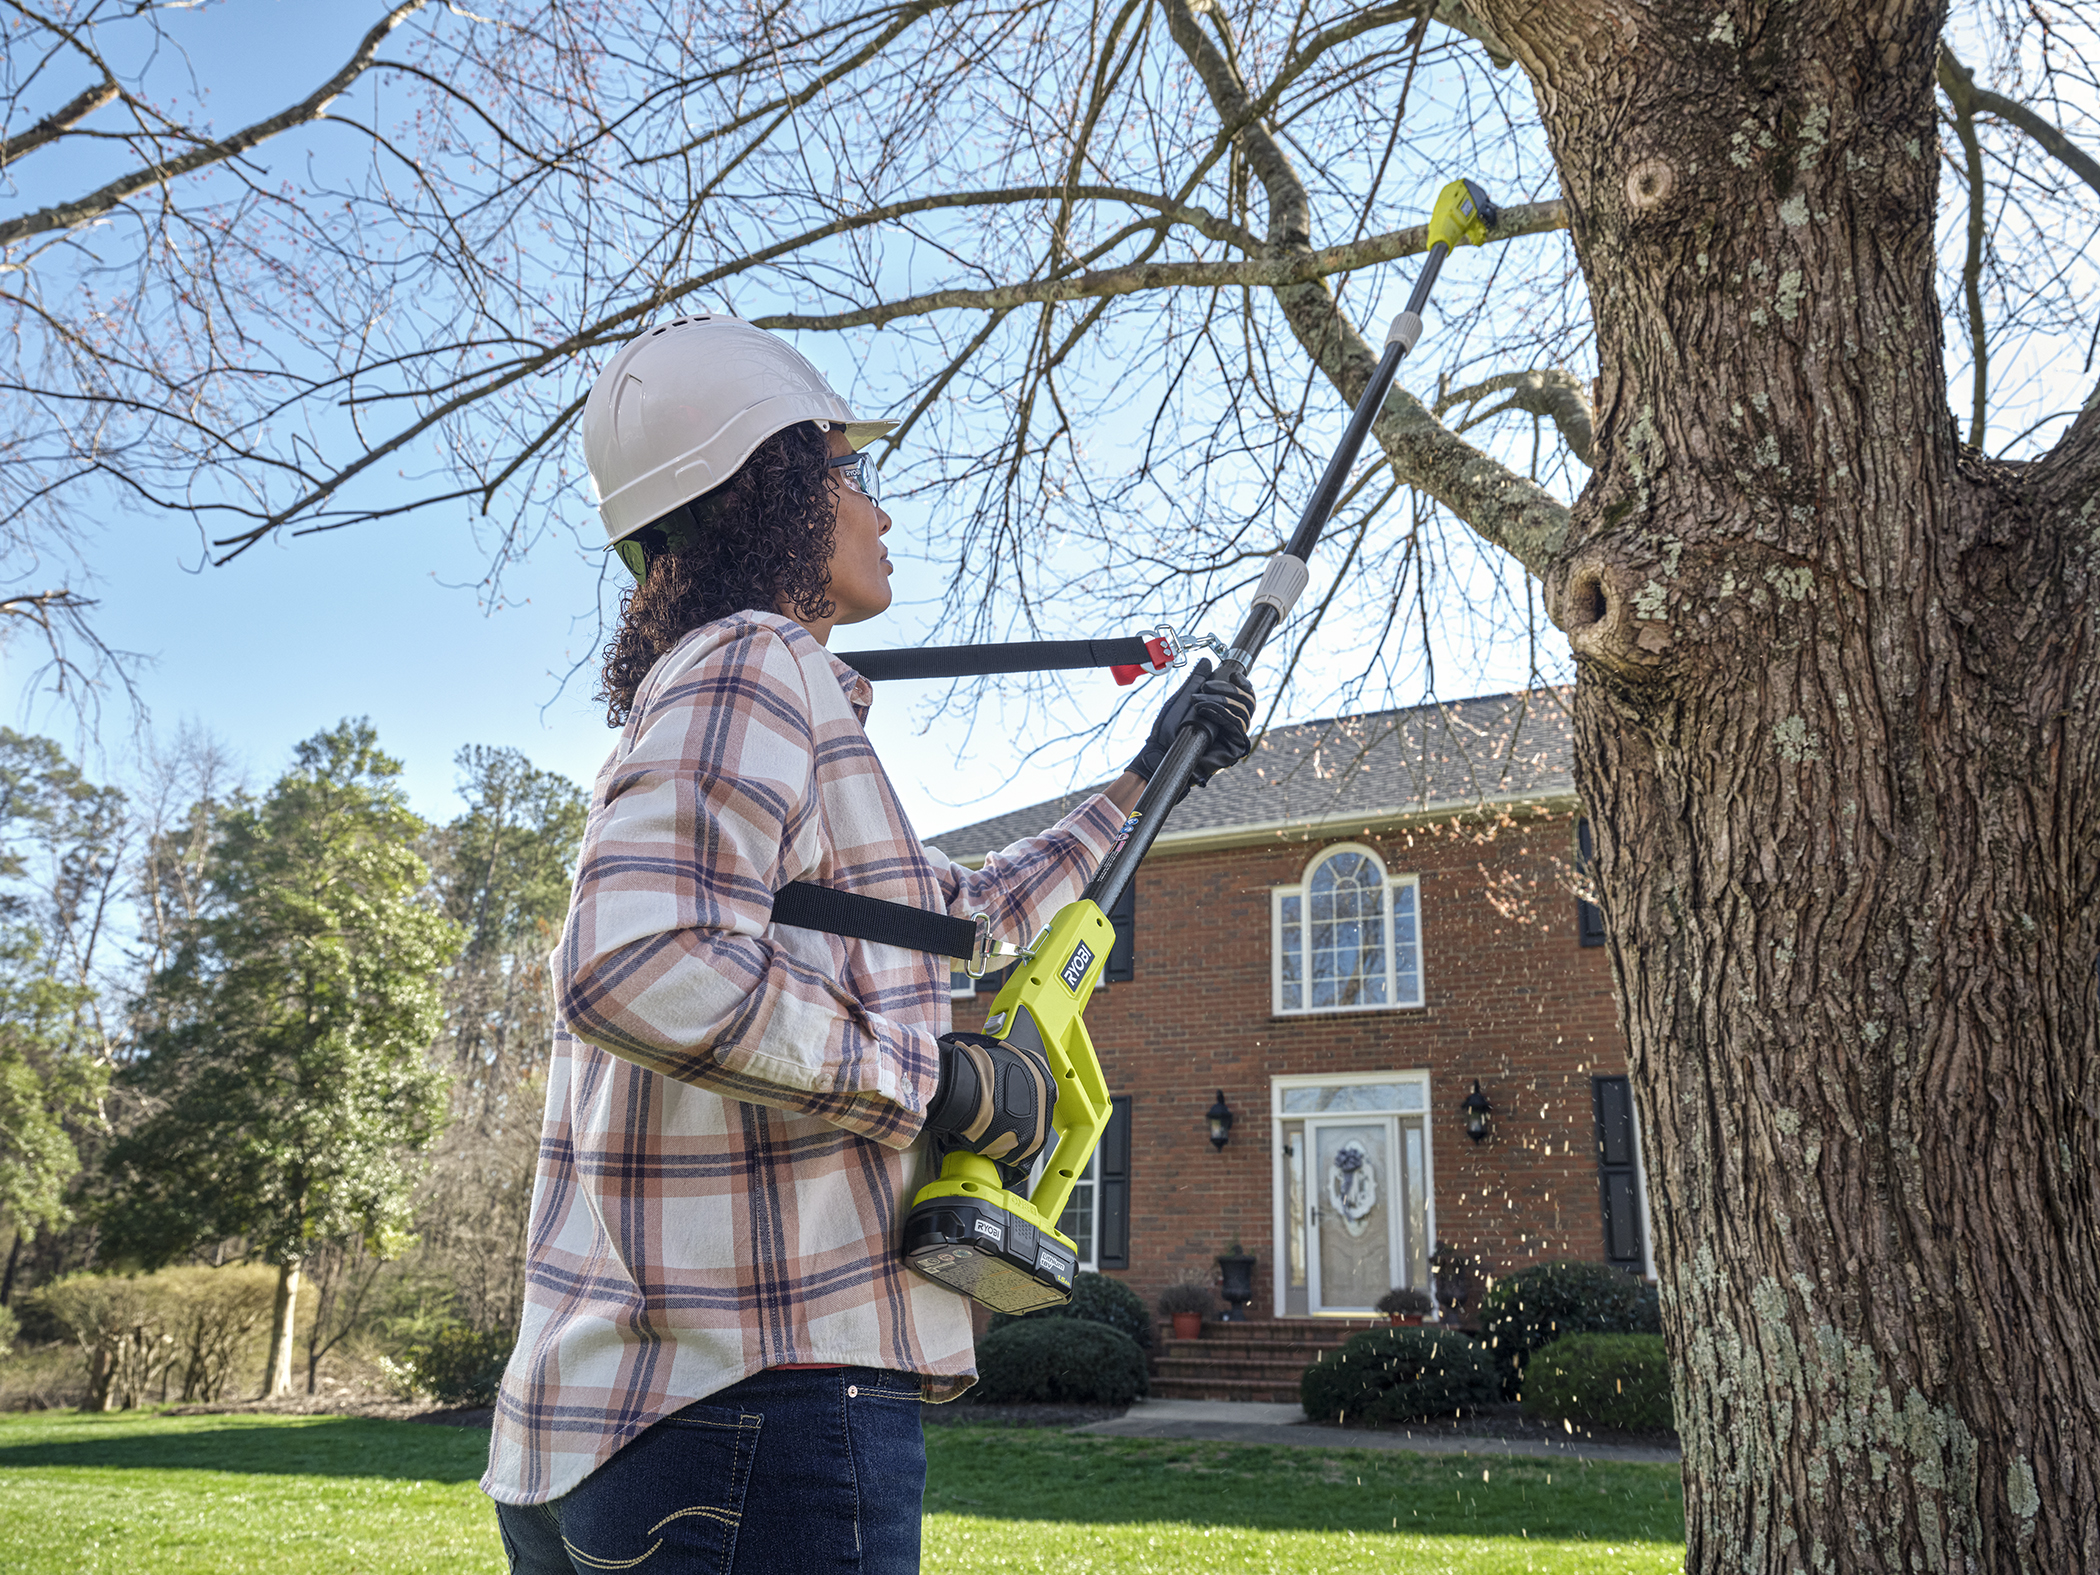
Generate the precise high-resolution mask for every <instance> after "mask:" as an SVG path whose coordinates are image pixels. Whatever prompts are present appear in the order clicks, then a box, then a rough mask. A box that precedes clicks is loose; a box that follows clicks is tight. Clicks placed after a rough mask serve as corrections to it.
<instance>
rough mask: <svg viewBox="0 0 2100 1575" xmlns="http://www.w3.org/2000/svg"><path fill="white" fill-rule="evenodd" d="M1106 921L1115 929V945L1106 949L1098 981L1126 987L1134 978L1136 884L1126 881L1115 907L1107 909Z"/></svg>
mask: <svg viewBox="0 0 2100 1575" xmlns="http://www.w3.org/2000/svg"><path fill="white" fill-rule="evenodd" d="M1108 922H1109V923H1110V924H1112V925H1114V926H1115V929H1116V944H1115V945H1113V946H1111V947H1110V948H1109V949H1108V962H1107V964H1106V966H1104V967H1103V968H1102V970H1101V978H1102V980H1103V981H1104V982H1105V983H1108V984H1128V983H1130V981H1131V980H1132V979H1134V978H1136V977H1137V882H1136V881H1135V880H1130V881H1126V882H1125V883H1124V886H1123V895H1122V896H1120V897H1118V898H1117V899H1116V905H1115V906H1114V907H1113V908H1111V909H1109V910H1108Z"/></svg>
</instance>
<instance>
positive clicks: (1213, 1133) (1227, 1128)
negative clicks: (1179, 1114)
mask: <svg viewBox="0 0 2100 1575" xmlns="http://www.w3.org/2000/svg"><path fill="white" fill-rule="evenodd" d="M1203 1119H1204V1120H1206V1121H1208V1122H1209V1123H1210V1146H1211V1147H1212V1148H1223V1147H1224V1146H1225V1145H1226V1143H1227V1142H1228V1141H1229V1140H1230V1139H1231V1137H1232V1107H1231V1106H1230V1105H1228V1104H1226V1103H1225V1090H1224V1089H1222V1088H1221V1089H1219V1090H1218V1102H1217V1103H1216V1104H1214V1105H1212V1106H1211V1107H1210V1109H1208V1110H1206V1111H1204V1112H1203Z"/></svg>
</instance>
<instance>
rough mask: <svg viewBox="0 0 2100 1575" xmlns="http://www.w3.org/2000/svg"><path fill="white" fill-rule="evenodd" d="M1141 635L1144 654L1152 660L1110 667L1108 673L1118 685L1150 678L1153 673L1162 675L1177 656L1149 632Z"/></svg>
mask: <svg viewBox="0 0 2100 1575" xmlns="http://www.w3.org/2000/svg"><path fill="white" fill-rule="evenodd" d="M1142 633H1143V636H1144V640H1145V650H1146V653H1147V654H1148V655H1150V656H1151V658H1152V660H1151V661H1149V662H1146V663H1144V664H1142V665H1140V664H1138V663H1136V662H1132V663H1130V664H1128V665H1127V666H1117V667H1111V668H1110V669H1109V671H1110V672H1111V673H1113V674H1115V677H1116V682H1117V683H1119V684H1134V683H1136V682H1137V681H1138V680H1139V679H1140V678H1150V677H1151V676H1152V675H1153V674H1154V673H1163V672H1165V671H1166V670H1167V669H1168V668H1170V667H1172V666H1173V665H1174V663H1175V660H1176V658H1177V657H1178V655H1179V653H1178V652H1177V651H1176V650H1175V649H1174V647H1173V646H1172V645H1171V644H1170V643H1169V642H1168V641H1167V640H1164V639H1162V638H1160V637H1159V636H1158V635H1155V634H1153V633H1152V632H1151V631H1150V630H1145V631H1142Z"/></svg>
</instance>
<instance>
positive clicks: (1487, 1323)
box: [1480, 1262, 1662, 1400]
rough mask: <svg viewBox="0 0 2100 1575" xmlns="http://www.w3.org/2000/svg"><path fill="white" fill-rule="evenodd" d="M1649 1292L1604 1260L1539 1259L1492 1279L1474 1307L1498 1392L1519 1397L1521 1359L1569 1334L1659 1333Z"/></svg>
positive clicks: (1653, 1304) (1639, 1283)
mask: <svg viewBox="0 0 2100 1575" xmlns="http://www.w3.org/2000/svg"><path fill="white" fill-rule="evenodd" d="M1661 1332H1662V1323H1661V1321H1660V1317H1659V1314H1658V1310H1657V1306H1656V1299H1655V1295H1654V1292H1653V1291H1652V1290H1651V1289H1650V1288H1649V1287H1647V1286H1644V1285H1643V1284H1642V1283H1641V1282H1640V1281H1639V1280H1637V1279H1635V1278H1634V1277H1633V1276H1632V1275H1630V1274H1628V1273H1626V1272H1625V1271H1624V1270H1622V1269H1614V1268H1613V1267H1611V1265H1609V1264H1605V1263H1578V1262H1562V1263H1541V1264H1537V1265H1535V1266H1534V1267H1532V1268H1529V1269H1519V1270H1518V1271H1517V1272H1516V1273H1515V1274H1510V1275H1505V1276H1504V1277H1503V1278H1501V1279H1499V1280H1497V1281H1496V1282H1495V1283H1494V1285H1493V1287H1492V1288H1491V1289H1490V1290H1489V1291H1488V1293H1487V1298H1486V1301H1485V1302H1484V1303H1483V1305H1482V1307H1481V1310H1480V1334H1481V1338H1482V1339H1484V1340H1486V1341H1487V1343H1488V1347H1489V1349H1491V1350H1492V1351H1493V1352H1494V1353H1495V1367H1496V1369H1497V1370H1498V1371H1499V1372H1500V1373H1501V1375H1502V1392H1503V1394H1504V1395H1506V1396H1507V1397H1508V1398H1510V1399H1512V1400H1517V1399H1521V1398H1522V1397H1523V1387H1524V1383H1523V1380H1524V1363H1525V1362H1526V1360H1527V1359H1529V1357H1530V1356H1531V1353H1532V1352H1533V1351H1536V1350H1538V1349H1539V1348H1540V1347H1541V1346H1544V1345H1550V1344H1551V1343H1552V1342H1553V1341H1555V1340H1558V1339H1560V1338H1561V1337H1562V1336H1563V1335H1569V1334H1660V1333H1661Z"/></svg>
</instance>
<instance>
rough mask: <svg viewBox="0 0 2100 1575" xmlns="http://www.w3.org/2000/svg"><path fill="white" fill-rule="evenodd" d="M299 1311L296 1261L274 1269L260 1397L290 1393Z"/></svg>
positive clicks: (288, 1260) (286, 1262)
mask: <svg viewBox="0 0 2100 1575" xmlns="http://www.w3.org/2000/svg"><path fill="white" fill-rule="evenodd" d="M298 1311H299V1260H298V1259H297V1258H290V1259H287V1260H286V1261H285V1262H283V1263H281V1264H279V1265H278V1266H277V1299H276V1300H275V1301H274V1302H273V1303H271V1306H270V1359H269V1364H268V1366H267V1367H265V1368H264V1370H263V1391H262V1392H263V1398H264V1399H266V1400H267V1399H268V1398H269V1397H270V1396H272V1395H288V1394H290V1393H291V1392H292V1325H293V1323H294V1322H295V1321H296V1319H297V1317H298Z"/></svg>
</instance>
